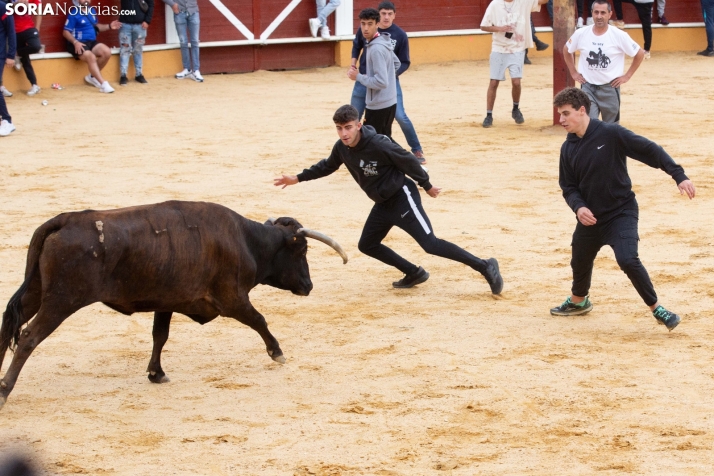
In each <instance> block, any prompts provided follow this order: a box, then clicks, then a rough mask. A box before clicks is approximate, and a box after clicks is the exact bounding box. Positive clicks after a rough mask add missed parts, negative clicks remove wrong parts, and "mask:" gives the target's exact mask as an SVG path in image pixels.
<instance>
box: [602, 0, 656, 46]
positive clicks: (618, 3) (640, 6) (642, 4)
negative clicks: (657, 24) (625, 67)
mask: <svg viewBox="0 0 714 476" xmlns="http://www.w3.org/2000/svg"><path fill="white" fill-rule="evenodd" d="M623 3H631V4H632V5H633V6H634V7H635V9H636V10H637V16H638V17H639V18H640V23H641V24H642V36H643V37H644V39H645V45H644V48H645V59H650V51H651V50H652V5H654V2H652V1H646V0H645V1H642V0H612V4H613V6H614V7H615V16H616V17H617V20H615V21H612V22H610V23H611V24H612V25H614V26H616V27H617V28H619V29H621V30H622V29H624V28H625V22H624V20H623V18H624V15H623V13H622V4H623Z"/></svg>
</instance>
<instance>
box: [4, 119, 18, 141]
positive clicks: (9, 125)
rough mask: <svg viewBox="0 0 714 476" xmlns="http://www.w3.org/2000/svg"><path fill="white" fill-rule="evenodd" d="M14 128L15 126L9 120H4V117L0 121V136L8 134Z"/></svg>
mask: <svg viewBox="0 0 714 476" xmlns="http://www.w3.org/2000/svg"><path fill="white" fill-rule="evenodd" d="M14 130H15V126H13V125H12V123H11V122H8V121H6V120H5V119H3V120H2V122H0V137H5V136H9V135H10V133H11V132H12V131H14Z"/></svg>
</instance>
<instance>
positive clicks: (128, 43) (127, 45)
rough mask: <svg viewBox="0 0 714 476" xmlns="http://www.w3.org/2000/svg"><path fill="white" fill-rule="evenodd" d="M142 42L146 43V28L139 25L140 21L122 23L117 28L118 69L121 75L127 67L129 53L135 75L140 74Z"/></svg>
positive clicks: (124, 73)
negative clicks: (132, 59) (132, 58)
mask: <svg viewBox="0 0 714 476" xmlns="http://www.w3.org/2000/svg"><path fill="white" fill-rule="evenodd" d="M144 43H146V30H144V29H143V28H142V27H141V23H122V25H121V28H119V45H120V47H119V71H120V72H121V75H122V76H126V72H127V70H128V69H129V55H132V54H133V56H134V69H135V70H136V75H137V76H139V75H141V68H142V66H143V59H142V53H143V52H144Z"/></svg>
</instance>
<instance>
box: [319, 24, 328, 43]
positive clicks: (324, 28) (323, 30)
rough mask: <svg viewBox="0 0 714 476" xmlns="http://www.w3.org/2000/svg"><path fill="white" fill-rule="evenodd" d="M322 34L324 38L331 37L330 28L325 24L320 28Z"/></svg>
mask: <svg viewBox="0 0 714 476" xmlns="http://www.w3.org/2000/svg"><path fill="white" fill-rule="evenodd" d="M320 36H321V37H322V39H323V40H329V39H330V29H329V28H328V27H327V26H323V27H322V28H321V29H320Z"/></svg>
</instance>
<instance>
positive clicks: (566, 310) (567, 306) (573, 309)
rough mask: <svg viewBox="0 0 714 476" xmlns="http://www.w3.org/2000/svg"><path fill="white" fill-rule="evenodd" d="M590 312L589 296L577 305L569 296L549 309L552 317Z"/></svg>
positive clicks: (591, 305)
mask: <svg viewBox="0 0 714 476" xmlns="http://www.w3.org/2000/svg"><path fill="white" fill-rule="evenodd" d="M592 310H593V303H591V302H590V296H585V300H584V301H583V302H579V303H577V304H575V303H574V302H573V301H571V300H570V296H568V299H566V300H565V302H563V304H561V305H560V306H558V307H554V308H553V309H551V310H550V313H551V314H552V315H554V316H582V315H583V314H587V313H588V312H590V311H592ZM675 325H676V324H675Z"/></svg>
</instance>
